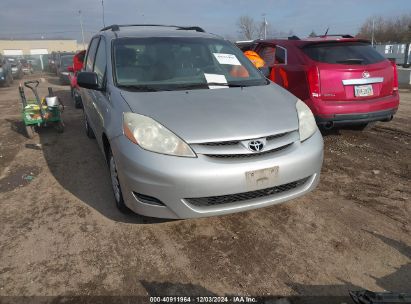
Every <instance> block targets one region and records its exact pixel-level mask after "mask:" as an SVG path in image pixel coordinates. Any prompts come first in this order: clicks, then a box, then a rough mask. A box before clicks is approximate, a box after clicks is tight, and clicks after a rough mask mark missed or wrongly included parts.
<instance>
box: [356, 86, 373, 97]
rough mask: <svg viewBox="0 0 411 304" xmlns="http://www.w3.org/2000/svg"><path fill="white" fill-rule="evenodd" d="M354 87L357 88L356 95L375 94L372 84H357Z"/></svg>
mask: <svg viewBox="0 0 411 304" xmlns="http://www.w3.org/2000/svg"><path fill="white" fill-rule="evenodd" d="M354 89H355V96H358V97H364V96H372V95H373V94H374V92H373V90H372V85H371V84H367V85H361V86H355V88H354Z"/></svg>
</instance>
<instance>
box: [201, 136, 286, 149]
mask: <svg viewBox="0 0 411 304" xmlns="http://www.w3.org/2000/svg"><path fill="white" fill-rule="evenodd" d="M285 135H287V133H280V134H274V135H270V136H267V137H266V140H267V141H269V140H273V139H276V138H279V137H282V136H285ZM244 140H247V139H244ZM244 140H230V141H218V142H206V143H201V144H200V145H204V146H232V145H238V144H239V143H241V142H242V141H244ZM249 140H251V138H250V139H249Z"/></svg>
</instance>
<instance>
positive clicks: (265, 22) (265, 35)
mask: <svg viewBox="0 0 411 304" xmlns="http://www.w3.org/2000/svg"><path fill="white" fill-rule="evenodd" d="M263 17H264V24H263V25H264V40H266V39H267V19H266V18H265V14H263Z"/></svg>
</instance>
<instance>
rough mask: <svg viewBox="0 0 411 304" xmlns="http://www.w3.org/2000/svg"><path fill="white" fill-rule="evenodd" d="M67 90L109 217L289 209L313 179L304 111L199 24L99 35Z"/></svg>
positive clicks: (318, 147) (318, 151)
mask: <svg viewBox="0 0 411 304" xmlns="http://www.w3.org/2000/svg"><path fill="white" fill-rule="evenodd" d="M77 81H78V84H79V86H80V87H81V97H82V100H83V107H84V126H85V131H86V134H87V135H88V136H89V137H91V138H92V137H95V138H97V142H98V144H99V146H100V148H101V150H102V151H103V154H104V156H105V158H106V160H107V164H108V166H109V171H110V176H111V182H112V188H113V192H114V197H115V201H116V204H117V207H118V208H119V209H120V210H125V209H127V208H129V209H131V210H133V211H134V212H136V213H139V214H142V215H146V216H151V217H161V218H193V217H205V216H213V215H220V214H227V213H233V212H239V211H245V210H250V209H255V208H260V207H264V206H269V205H273V204H278V203H281V202H285V201H288V200H290V199H293V198H296V197H298V196H301V195H303V194H305V193H307V192H309V191H311V190H313V189H314V188H315V187H316V185H317V183H318V181H319V177H320V171H321V166H322V159H323V140H322V136H321V133H320V132H319V131H318V128H317V125H316V123H315V120H314V117H313V115H312V113H311V111H310V109H309V108H308V107H307V106H306V105H305V103H303V102H302V101H300V100H298V99H297V98H296V97H295V96H294V95H292V94H290V93H289V92H288V91H286V90H284V89H283V88H281V87H279V86H277V85H275V84H272V83H271V82H270V81H268V80H267V79H266V78H265V77H264V76H263V75H262V74H261V73H260V71H259V70H258V69H256V68H255V67H254V66H253V64H252V63H251V62H250V61H249V60H248V59H247V58H246V57H245V56H244V55H243V53H242V52H241V51H240V50H239V49H238V48H237V47H235V46H234V45H233V44H232V43H231V42H229V41H226V40H223V39H221V38H220V37H219V36H216V35H213V34H208V33H205V32H204V30H202V29H201V28H199V27H170V26H118V25H113V26H110V27H107V28H105V29H103V30H102V31H101V32H100V33H98V34H97V35H95V36H94V37H93V38H92V40H91V42H90V45H89V48H88V52H87V55H86V61H85V71H82V72H80V73H78V75H77ZM97 190H98V189H96V191H97Z"/></svg>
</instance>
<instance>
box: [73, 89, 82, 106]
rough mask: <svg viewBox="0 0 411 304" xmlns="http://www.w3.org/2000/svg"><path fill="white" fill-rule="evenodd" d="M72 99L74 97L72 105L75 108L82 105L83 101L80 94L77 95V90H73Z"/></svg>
mask: <svg viewBox="0 0 411 304" xmlns="http://www.w3.org/2000/svg"><path fill="white" fill-rule="evenodd" d="M73 96H74V97H73V99H74V107H75V108H76V109H81V108H82V107H83V102H82V100H81V96H80V95H79V93H78V92H77V91H74V92H73Z"/></svg>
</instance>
